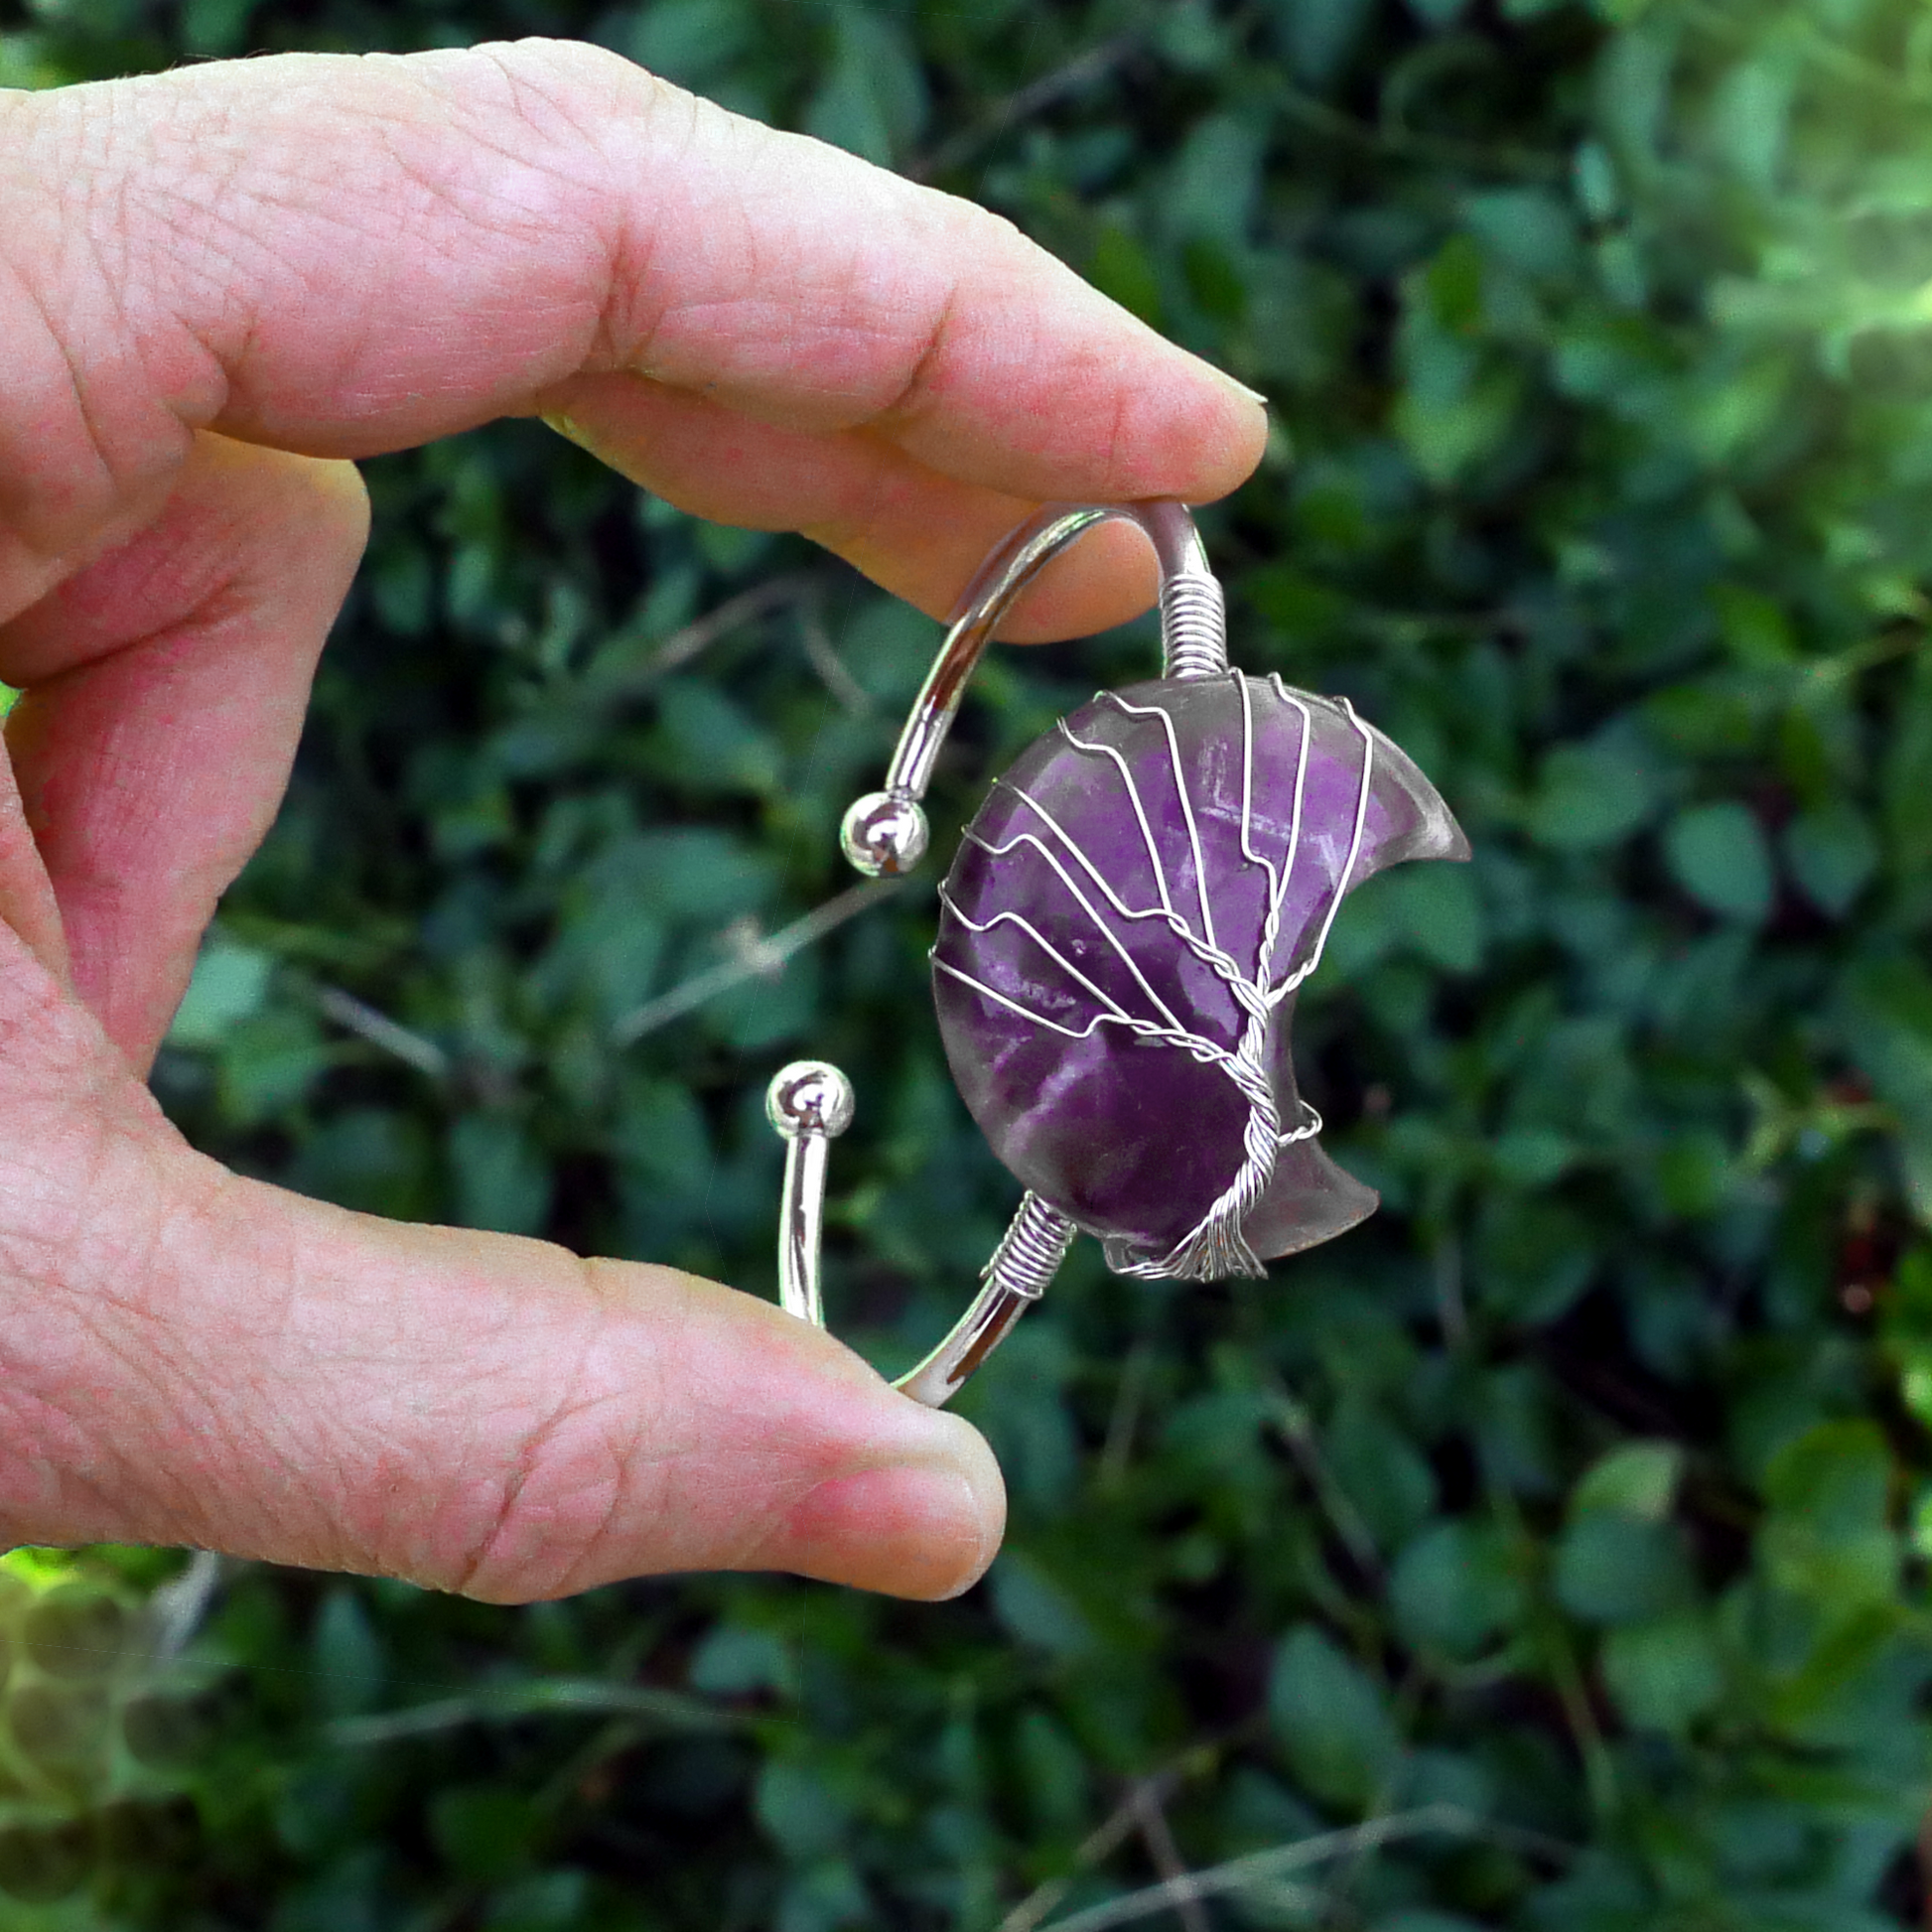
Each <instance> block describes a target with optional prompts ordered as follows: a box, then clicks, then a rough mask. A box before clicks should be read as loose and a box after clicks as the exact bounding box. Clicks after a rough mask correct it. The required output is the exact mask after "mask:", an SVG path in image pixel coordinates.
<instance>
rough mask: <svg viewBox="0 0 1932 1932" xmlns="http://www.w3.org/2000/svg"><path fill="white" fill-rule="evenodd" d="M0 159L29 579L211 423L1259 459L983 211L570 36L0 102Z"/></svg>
mask: <svg viewBox="0 0 1932 1932" xmlns="http://www.w3.org/2000/svg"><path fill="white" fill-rule="evenodd" d="M0 142H3V143H4V146H5V150H6V152H7V154H8V156H9V159H8V162H7V165H6V167H5V170H4V172H3V173H0V237H4V238H5V239H4V240H0V271H4V272H3V273H0V343H4V344H5V345H6V347H7V350H8V357H9V363H10V382H9V388H10V408H9V412H8V419H7V421H6V422H4V423H0V479H5V481H4V482H3V483H0V519H3V520H4V529H5V533H6V535H7V536H8V537H10V538H11V539H12V544H13V548H14V557H13V559H12V561H14V562H15V563H16V565H19V564H24V563H26V562H28V561H30V560H31V559H33V558H35V557H38V558H40V559H43V560H45V559H48V558H51V557H53V556H56V555H58V554H59V553H61V552H63V551H67V550H70V549H71V548H73V547H74V545H75V544H76V543H77V542H84V541H86V540H87V539H88V538H89V537H90V536H91V535H93V534H94V533H95V532H98V531H99V530H100V529H102V528H104V527H108V526H111V525H112V524H114V523H115V522H116V521H117V520H119V521H122V522H125V520H126V519H128V518H129V517H131V516H136V515H139V514H141V513H143V509H142V506H143V505H147V506H149V508H150V509H151V506H152V503H153V501H154V500H155V498H156V492H157V490H159V489H165V484H166V479H167V478H168V477H169V476H170V475H171V474H172V472H173V470H174V468H175V466H176V465H178V464H179V462H180V461H181V459H182V457H183V455H184V454H185V452H186V449H187V446H188V438H189V436H190V434H191V433H192V431H194V430H195V429H198V428H212V429H216V430H218V431H220V432H222V433H224V434H227V435H230V436H239V437H244V438H247V439H250V440H254V441H260V442H265V443H271V444H275V445H277V446H279V447H282V448H285V449H291V450H298V451H302V452H306V453H308V454H312V455H322V456H348V457H356V456H367V455H372V454H375V453H378V452H382V451H387V450H393V449H397V448H401V447H405V446H408V445H412V444H417V443H421V442H424V441H427V440H429V439H431V438H434V437H438V436H443V435H447V434H449V433H451V432H453V431H456V430H461V429H464V428H467V427H470V426H472V425H474V424H477V423H480V422H483V421H485V420H487V419H489V418H491V417H494V416H499V415H504V414H514V413H522V412H527V411H528V410H530V409H531V408H533V407H534V405H535V399H536V398H538V397H539V396H540V395H541V394H542V393H543V392H544V391H546V390H548V389H551V388H553V387H554V385H556V384H558V383H560V382H564V381H566V380H568V379H569V378H571V377H573V376H576V375H580V374H597V373H601V372H611V371H631V372H634V373H637V374H640V375H644V376H646V377H648V378H649V379H650V380H651V381H652V382H653V383H655V384H660V385H663V386H665V387H666V388H669V389H672V390H675V391H678V392H682V393H688V394H690V395H693V396H697V397H702V398H705V399H706V400H708V401H710V402H712V403H722V404H724V405H727V406H728V407H729V408H731V409H732V410H734V411H736V412H739V413H741V414H742V415H744V416H745V417H748V418H751V419H753V420H755V421H758V422H760V423H764V424H769V425H771V426H773V427H774V428H776V429H779V430H782V431H789V432H801V431H802V432H807V433H813V434H826V433H835V432H844V431H850V430H854V429H860V428H863V429H865V430H867V431H868V432H869V433H870V434H873V435H877V436H879V437H882V438H884V439H886V440H888V441H889V442H890V443H891V444H893V445H894V446H895V447H897V449H899V450H902V451H903V452H904V453H905V454H906V455H907V456H908V457H909V458H911V459H913V460H914V461H915V462H917V463H918V464H920V465H922V466H925V467H927V468H930V469H932V470H934V471H936V472H938V473H940V474H941V475H944V476H946V477H949V478H954V479H957V480H959V481H961V482H963V483H968V484H971V485H973V486H975V487H979V488H985V489H990V490H994V491H998V492H1001V493H1003V494H1006V495H1010V496H1014V497H1018V498H1027V499H1040V498H1048V497H1091V498H1099V499H1106V500H1119V499H1122V498H1126V497H1132V496H1142V495H1154V494H1171V495H1178V496H1183V497H1186V498H1189V499H1193V500H1199V499H1202V498H1206V497H1211V496H1215V495H1219V494H1221V493H1223V492H1225V491H1226V490H1227V489H1229V488H1231V487H1232V486H1233V485H1234V484H1235V483H1238V482H1239V481H1240V480H1241V479H1242V477H1244V476H1245V475H1246V474H1247V472H1248V471H1249V470H1250V469H1251V468H1252V467H1253V464H1254V462H1255V460H1256V458H1257V456H1258V454H1259V450H1260V445H1261V438H1262V435H1263V426H1262V418H1261V412H1260V409H1259V407H1258V405H1257V404H1256V403H1255V402H1254V401H1252V400H1251V399H1250V398H1249V397H1248V396H1247V394H1246V393H1245V392H1244V391H1242V390H1240V389H1239V388H1238V387H1237V386H1236V385H1234V384H1233V383H1231V382H1230V381H1229V380H1228V379H1227V378H1225V377H1223V376H1222V375H1220V374H1219V373H1218V372H1216V371H1214V370H1212V369H1211V368H1209V367H1208V366H1207V365H1206V364H1205V363H1202V362H1200V361H1199V360H1197V359H1196V358H1195V357H1193V356H1191V355H1188V354H1187V353H1185V352H1184V351H1183V350H1181V349H1179V348H1176V347H1174V346H1173V345H1171V344H1169V343H1166V342H1165V341H1163V340H1162V339H1161V338H1160V337H1159V336H1157V335H1156V334H1154V332H1152V331H1151V330H1149V329H1147V328H1146V327H1145V326H1144V325H1142V324H1141V323H1139V322H1138V321H1136V320H1135V319H1134V318H1133V317H1131V316H1129V315H1127V314H1126V313H1125V312H1124V311H1122V310H1121V309H1119V308H1117V307H1116V306H1115V305H1113V304H1112V303H1110V302H1108V301H1106V300H1105V298H1103V297H1101V296H1100V295H1098V294H1097V293H1096V292H1095V291H1093V290H1092V289H1090V288H1088V287H1087V286H1086V285H1085V284H1084V283H1083V282H1081V281H1080V280H1079V278H1078V277H1077V276H1075V275H1073V274H1072V273H1071V272H1070V271H1069V270H1067V269H1066V268H1065V267H1063V266H1062V265H1061V264H1060V263H1058V262H1056V261H1055V260H1053V258H1052V257H1051V256H1049V255H1047V254H1046V253H1045V252H1044V251H1043V250H1041V249H1039V248H1037V247H1035V245H1034V244H1033V243H1031V242H1029V241H1027V240H1026V239H1025V238H1024V237H1022V236H1021V235H1020V234H1019V233H1018V231H1017V230H1015V229H1013V228H1012V227H1011V226H1010V225H1009V224H1007V223H1005V222H1003V221H1001V220H1000V219H999V218H998V217H996V216H994V215H992V214H989V213H987V212H986V211H985V210H983V209H980V208H977V207H972V206H971V205H969V204H967V203H964V202H960V201H957V200H955V199H953V198H950V197H947V196H944V195H940V194H937V193H935V192H933V191H931V190H929V189H925V188H921V187H917V186H914V185H913V184H911V183H908V182H905V181H901V180H899V179H898V178H897V177H895V176H892V175H889V174H887V173H885V172H884V171H882V170H879V169H875V168H872V167H870V166H869V165H867V164H866V163H864V162H861V161H858V160H856V159H854V158H853V157H851V156H849V155H845V154H842V153H840V152H839V151H838V150H836V149H832V148H828V147H825V146H823V145H822V144H820V143H817V142H813V141H808V140H804V139H802V138H800V137H797V136H792V135H787V134H781V133H776V132H773V131H772V130H770V129H767V128H763V127H759V126H758V125H757V124H755V123H753V122H749V121H744V120H741V119H738V118H737V117H735V116H732V115H729V114H727V113H725V112H724V111H723V110H722V109H719V108H717V107H715V106H712V105H710V104H709V103H707V102H704V101H701V100H698V99H695V98H694V97H693V96H691V95H689V94H687V93H684V92H683V91H681V90H680V89H677V88H675V87H672V86H669V85H668V84H666V83H664V82H662V81H659V80H656V79H654V78H653V77H651V76H650V75H648V74H646V73H645V72H643V71H642V69H637V68H635V67H633V66H631V65H630V64H629V63H627V62H624V61H622V60H621V59H619V58H618V57H617V56H615V55H610V54H607V53H605V52H603V51H602V50H600V49H597V48H594V47H590V46H584V45H578V44H572V43H556V42H522V43H517V44H514V45H506V46H496V47H489V48H483V49H476V50H471V51H468V52H460V53H447V54H433V55H417V56H410V57H406V58H400V59H398V58H391V57H384V56H371V57H364V58H355V57H335V56H285V57H278V58H275V59H268V60H259V61H251V62H248V63H245V64H236V65H232V66H220V65H216V66H208V67H202V68H194V69H185V70H181V71H176V72H172V73H167V74H162V75H157V76H153V77H151V78H146V79H142V80H137V81H128V82H111V83H106V84H105V85H104V86H88V87H75V88H70V89H67V90H63V91H59V92H56V93H52V94H47V95H16V96H12V97H11V98H9V99H8V100H7V101H6V104H5V108H4V115H3V116H0ZM77 157H84V165H80V164H78V163H77V160H76V158H77ZM23 553H25V554H24V555H23ZM7 561H8V559H6V558H4V557H0V572H3V571H4V569H5V565H6V562H7ZM0 590H4V581H3V580H0ZM6 608H7V601H6V599H5V598H4V596H0V616H3V615H4V612H5V610H6ZM14 608H18V604H17V602H16V604H15V606H14Z"/></svg>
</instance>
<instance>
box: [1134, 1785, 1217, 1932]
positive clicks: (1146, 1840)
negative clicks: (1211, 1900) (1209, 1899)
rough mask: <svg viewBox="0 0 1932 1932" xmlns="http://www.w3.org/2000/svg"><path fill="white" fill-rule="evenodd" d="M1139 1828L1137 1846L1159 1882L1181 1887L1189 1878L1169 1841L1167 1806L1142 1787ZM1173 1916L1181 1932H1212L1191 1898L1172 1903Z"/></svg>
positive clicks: (1201, 1910)
mask: <svg viewBox="0 0 1932 1932" xmlns="http://www.w3.org/2000/svg"><path fill="white" fill-rule="evenodd" d="M1140 1826H1141V1843H1142V1844H1144V1845H1145V1846H1146V1847H1147V1855H1148V1857H1149V1858H1150V1859H1152V1860H1153V1861H1154V1869H1155V1871H1156V1872H1157V1873H1158V1874H1159V1875H1160V1877H1161V1879H1162V1881H1163V1883H1165V1884H1170V1885H1174V1884H1184V1883H1185V1882H1186V1880H1187V1879H1188V1878H1190V1877H1192V1875H1193V1874H1192V1873H1191V1872H1190V1871H1189V1870H1188V1869H1187V1864H1186V1861H1185V1860H1183V1859H1182V1858H1181V1856H1180V1847H1179V1846H1177V1845H1176V1844H1175V1843H1174V1842H1173V1826H1172V1825H1170V1824H1169V1823H1168V1812H1167V1807H1166V1806H1165V1805H1163V1804H1162V1802H1161V1800H1160V1799H1159V1798H1157V1797H1156V1796H1155V1795H1154V1793H1153V1792H1152V1791H1150V1790H1147V1789H1146V1788H1145V1787H1143V1789H1142V1792H1141V1817H1140ZM1174 1917H1175V1918H1177V1919H1178V1920H1179V1921H1180V1925H1181V1932H1214V1929H1213V1927H1212V1926H1210V1925H1209V1924H1208V1922H1207V1912H1206V1909H1205V1908H1204V1907H1203V1906H1202V1904H1201V1902H1200V1900H1199V1899H1198V1898H1195V1897H1193V1896H1191V1895H1189V1896H1187V1897H1183V1898H1180V1899H1178V1900H1177V1901H1176V1903H1175V1905H1174Z"/></svg>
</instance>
